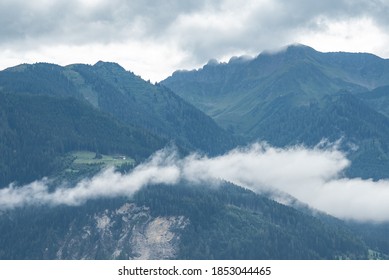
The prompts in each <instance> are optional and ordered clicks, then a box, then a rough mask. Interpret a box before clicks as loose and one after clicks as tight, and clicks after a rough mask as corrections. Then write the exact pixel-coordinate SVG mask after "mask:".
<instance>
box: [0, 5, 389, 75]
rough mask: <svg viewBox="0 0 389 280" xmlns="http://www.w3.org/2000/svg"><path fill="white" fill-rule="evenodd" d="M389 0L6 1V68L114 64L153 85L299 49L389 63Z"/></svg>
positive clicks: (2, 31)
mask: <svg viewBox="0 0 389 280" xmlns="http://www.w3.org/2000/svg"><path fill="white" fill-rule="evenodd" d="M388 14H389V0H326V1H311V0H245V1H236V0H226V1H223V0H216V1H215V0H213V1H210V0H187V1H182V0H163V1H162V0H160V1H158V0H157V1H149V0H32V1H24V0H0V69H4V68H6V67H9V66H13V65H16V64H20V63H34V62H51V63H57V64H61V65H67V64H71V63H76V62H81V63H89V64H94V63H95V62H97V61H98V60H104V61H114V62H118V63H119V64H121V65H122V66H123V67H124V68H126V69H127V70H131V71H133V72H135V73H136V74H138V75H140V76H142V78H144V79H145V80H148V79H150V80H151V81H160V80H162V79H164V78H166V77H167V76H169V75H170V74H171V73H172V72H173V71H174V70H177V69H193V68H198V67H200V66H201V65H203V64H205V63H206V62H207V61H208V60H209V59H211V58H216V59H218V60H220V61H228V59H229V58H230V57H231V56H234V55H245V54H248V55H252V56H255V55H257V54H259V53H260V52H262V51H263V50H274V49H278V48H281V47H283V46H285V45H288V44H291V43H302V44H306V45H309V46H311V47H313V48H315V49H317V50H319V51H352V52H371V53H375V54H377V55H379V56H381V57H384V58H389V48H388V47H387V46H388V45H389V17H388Z"/></svg>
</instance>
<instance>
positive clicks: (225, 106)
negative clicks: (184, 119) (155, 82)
mask: <svg viewBox="0 0 389 280" xmlns="http://www.w3.org/2000/svg"><path fill="white" fill-rule="evenodd" d="M388 81H389V60H386V59H382V58H380V57H377V56H375V55H372V54H366V53H342V52H339V53H321V52H318V51H316V50H314V49H312V48H310V47H308V46H304V45H291V46H288V47H287V48H285V49H284V50H282V51H279V52H276V53H270V52H263V53H261V54H259V55H258V56H257V57H256V58H253V59H247V58H244V57H243V58H232V59H231V60H230V61H229V62H228V63H216V62H215V61H211V62H209V63H208V64H207V65H205V66H204V67H202V68H200V69H198V70H193V71H176V72H175V73H173V74H172V76H171V77H169V78H167V79H166V80H164V81H162V84H164V85H166V86H167V87H169V88H170V89H172V90H173V91H174V92H175V93H177V94H178V95H180V96H181V97H182V98H184V99H185V100H187V101H188V102H191V103H192V104H194V105H195V106H197V107H198V108H200V109H201V110H202V111H203V112H205V113H206V114H208V115H209V116H211V117H212V118H213V119H214V120H215V121H216V122H217V123H218V124H219V125H220V126H221V127H223V128H225V129H226V130H228V131H230V132H231V133H233V134H234V135H237V136H240V137H244V138H245V139H246V141H258V140H261V141H267V142H269V143H270V144H273V145H276V146H288V145H295V144H304V145H307V146H312V145H316V144H317V143H319V142H320V141H321V140H323V139H326V140H328V141H331V142H335V141H337V140H340V139H342V143H343V149H344V150H346V151H347V152H348V153H349V154H350V159H352V162H353V165H352V166H351V168H350V169H349V170H348V175H350V176H355V177H363V178H375V179H380V178H386V177H387V176H388V174H387V170H389V149H388V148H389V147H388V145H387V143H388V140H389V139H388V137H389V134H388V128H389V121H388V115H387V113H388V111H387V110H388V109H387V108H388V107H387V106H385V104H387V103H385V102H388V101H387V100H388V94H387V93H388V91H387V90H388V88H387V87H386V86H387V85H388ZM350 144H352V146H353V147H358V149H357V150H350V149H349V148H348V146H350ZM372 157H374V159H372Z"/></svg>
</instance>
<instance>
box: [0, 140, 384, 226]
mask: <svg viewBox="0 0 389 280" xmlns="http://www.w3.org/2000/svg"><path fill="white" fill-rule="evenodd" d="M349 164H350V162H349V161H348V160H347V158H346V157H345V155H344V154H343V153H341V152H340V151H339V150H337V148H336V146H332V147H328V146H327V147H324V146H318V147H316V148H313V149H307V148H304V147H300V146H297V147H291V148H286V149H280V148H274V147H270V146H268V145H266V144H263V143H260V144H254V145H252V146H250V147H246V148H239V149H234V150H232V151H230V152H229V153H227V154H225V155H222V156H218V157H214V158H208V157H204V156H200V155H197V154H192V155H190V156H188V157H185V158H179V157H178V156H177V154H176V153H175V152H174V151H172V150H171V149H165V150H161V151H159V152H157V153H156V154H155V155H154V156H153V157H152V158H151V159H150V160H149V161H147V162H145V163H143V164H141V165H139V166H138V167H136V168H135V169H134V170H133V172H131V173H130V174H126V175H121V174H119V173H117V172H115V171H114V170H113V169H108V170H105V171H104V172H102V173H100V174H98V175H96V176H95V177H93V178H91V179H88V180H83V181H81V182H79V183H78V184H77V185H76V186H74V187H71V188H66V187H59V188H57V189H56V190H55V191H53V192H49V190H48V187H47V181H45V180H42V181H37V182H34V183H31V184H29V185H26V186H22V187H17V186H13V185H11V186H9V187H8V188H5V189H2V190H0V209H12V208H15V207H20V206H28V205H37V204H45V205H46V204H47V205H52V206H55V205H60V204H66V205H79V204H82V203H84V202H85V201H87V200H89V199H96V198H101V197H119V196H131V195H132V194H133V193H134V192H136V191H137V190H139V189H140V188H142V187H143V186H146V185H149V184H177V183H179V182H181V181H187V182H191V183H193V184H194V185H196V184H207V185H213V184H217V182H220V181H219V180H220V179H223V180H226V181H230V182H233V183H235V184H238V185H241V186H244V187H247V188H249V189H251V190H253V191H256V192H258V193H261V192H263V191H266V192H268V191H274V192H275V193H278V194H279V193H287V194H290V195H292V196H294V197H296V198H297V199H298V200H300V201H302V202H304V203H307V204H308V205H310V206H311V207H313V208H316V209H319V210H322V211H325V212H327V213H329V214H331V215H334V216H336V217H339V218H342V219H356V220H362V221H378V222H380V221H389V204H388V203H387V202H388V201H389V181H388V180H381V181H378V182H375V181H372V180H362V179H359V178H355V179H349V178H345V177H342V173H343V171H344V170H345V168H347V167H348V166H349Z"/></svg>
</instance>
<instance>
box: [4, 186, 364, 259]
mask: <svg viewBox="0 0 389 280" xmlns="http://www.w3.org/2000/svg"><path fill="white" fill-rule="evenodd" d="M13 221H18V224H15V223H14V222H13ZM48 221H50V222H48ZM19 232H21V233H23V234H18V233H19ZM0 235H1V236H2V238H1V240H0V248H2V249H1V250H0V258H1V259H57V258H60V259H81V258H85V259H128V258H130V259H148V258H151V259H339V258H352V259H366V258H368V255H367V254H368V247H367V245H366V244H365V243H364V241H362V240H361V239H360V238H359V237H358V236H357V235H355V233H353V232H352V231H350V230H349V229H348V228H347V226H345V225H344V224H342V222H341V221H338V222H337V223H327V222H325V221H322V220H320V219H318V218H314V217H312V216H309V215H307V214H303V213H301V212H299V211H297V210H295V209H293V208H290V207H287V206H283V205H281V204H278V203H276V202H274V201H271V200H269V199H267V198H266V197H264V196H260V195H256V194H254V193H253V192H251V191H248V190H244V189H242V188H239V187H236V186H232V185H229V184H224V186H221V187H220V188H212V187H208V186H205V185H203V186H190V185H179V186H164V185H160V186H153V187H148V188H145V189H143V190H140V191H139V192H138V193H137V194H136V195H135V196H134V198H132V199H129V200H128V199H125V198H123V199H116V200H100V201H90V202H88V203H87V204H85V205H83V206H79V207H69V206H61V207H56V208H51V209H50V208H45V207H34V208H32V209H31V208H29V209H17V210H14V211H5V212H4V213H3V214H2V215H0ZM15 238H18V239H17V242H15ZM32 240H33V242H32ZM11 244H12V245H11Z"/></svg>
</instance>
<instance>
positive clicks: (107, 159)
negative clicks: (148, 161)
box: [71, 151, 135, 166]
mask: <svg viewBox="0 0 389 280" xmlns="http://www.w3.org/2000/svg"><path fill="white" fill-rule="evenodd" d="M71 155H72V156H73V157H74V158H75V160H74V161H73V165H74V164H76V165H79V164H81V165H84V164H86V165H96V164H98V165H111V166H120V165H122V164H135V161H134V160H133V159H132V158H130V157H127V156H124V155H96V153H93V152H88V151H77V152H73V153H71Z"/></svg>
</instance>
